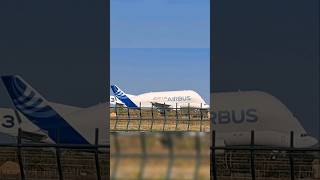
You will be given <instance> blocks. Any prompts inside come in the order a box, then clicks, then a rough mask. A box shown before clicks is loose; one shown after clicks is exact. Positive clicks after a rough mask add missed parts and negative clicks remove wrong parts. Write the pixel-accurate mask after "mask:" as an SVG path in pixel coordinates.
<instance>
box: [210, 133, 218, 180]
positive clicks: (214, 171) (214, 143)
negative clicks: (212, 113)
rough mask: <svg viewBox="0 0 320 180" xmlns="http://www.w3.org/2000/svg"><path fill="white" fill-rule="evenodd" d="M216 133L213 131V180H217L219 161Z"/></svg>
mask: <svg viewBox="0 0 320 180" xmlns="http://www.w3.org/2000/svg"><path fill="white" fill-rule="evenodd" d="M215 147H216V131H214V130H213V131H212V145H211V161H210V162H211V164H212V166H211V167H212V170H211V172H212V174H211V176H210V177H211V178H210V179H211V180H217V179H218V178H217V159H216V149H215Z"/></svg>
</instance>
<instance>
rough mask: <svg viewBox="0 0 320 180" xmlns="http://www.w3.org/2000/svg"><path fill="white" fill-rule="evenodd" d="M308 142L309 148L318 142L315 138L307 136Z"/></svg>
mask: <svg viewBox="0 0 320 180" xmlns="http://www.w3.org/2000/svg"><path fill="white" fill-rule="evenodd" d="M309 141H310V144H311V146H314V145H316V144H318V142H319V141H318V140H317V139H316V138H314V137H311V136H309Z"/></svg>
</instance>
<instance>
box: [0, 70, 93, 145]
mask: <svg viewBox="0 0 320 180" xmlns="http://www.w3.org/2000/svg"><path fill="white" fill-rule="evenodd" d="M1 79H2V81H3V83H4V85H5V87H6V89H7V91H8V93H9V95H10V97H11V100H12V102H13V104H14V106H15V107H16V109H17V110H18V111H20V112H21V113H22V114H23V115H24V116H26V117H27V118H28V119H29V120H30V121H31V122H32V123H34V124H36V125H37V126H38V127H39V128H41V129H43V130H46V131H47V132H48V135H49V137H50V138H51V139H53V140H54V141H57V129H60V132H61V133H60V134H59V140H60V143H72V144H87V143H88V142H87V141H86V139H84V138H83V137H82V136H81V135H80V134H79V133H78V132H77V131H76V130H75V129H74V128H73V127H72V126H71V125H70V124H69V123H68V122H67V121H66V120H65V119H64V118H63V117H62V116H61V115H60V114H59V113H58V112H56V110H55V109H53V108H52V107H51V106H50V104H49V103H48V101H47V100H46V99H45V98H43V97H42V96H41V95H40V93H38V92H37V91H36V90H34V89H33V88H32V87H31V86H30V85H29V84H28V83H27V82H25V81H24V80H23V79H22V78H21V77H20V76H17V75H9V76H2V77H1ZM61 130H62V131H61Z"/></svg>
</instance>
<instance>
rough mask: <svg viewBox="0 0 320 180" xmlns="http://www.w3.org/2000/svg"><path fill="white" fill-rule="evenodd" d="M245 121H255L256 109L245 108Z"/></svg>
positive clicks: (256, 119) (256, 116)
mask: <svg viewBox="0 0 320 180" xmlns="http://www.w3.org/2000/svg"><path fill="white" fill-rule="evenodd" d="M246 114H247V117H248V118H247V121H248V122H257V121H258V115H257V110H256V109H248V110H247V113H246Z"/></svg>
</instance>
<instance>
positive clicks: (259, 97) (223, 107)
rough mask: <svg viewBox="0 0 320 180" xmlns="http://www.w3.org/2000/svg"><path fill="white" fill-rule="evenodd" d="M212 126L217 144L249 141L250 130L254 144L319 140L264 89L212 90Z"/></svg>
mask: <svg viewBox="0 0 320 180" xmlns="http://www.w3.org/2000/svg"><path fill="white" fill-rule="evenodd" d="M211 100H212V102H211V105H212V111H211V113H210V114H211V121H212V125H211V128H213V130H215V131H216V143H217V144H216V145H217V146H239V145H240V146H241V145H250V143H251V138H250V136H251V130H254V133H255V137H254V139H255V142H254V143H255V145H261V146H277V147H289V146H290V131H293V133H294V147H298V148H300V147H311V146H314V145H316V144H317V143H318V140H317V139H316V138H314V137H312V136H310V135H309V134H308V133H307V132H306V130H305V129H304V128H303V126H302V125H301V124H300V122H299V121H298V119H297V118H296V117H295V116H294V115H293V114H292V113H291V112H290V110H289V109H288V108H287V107H286V106H285V105H284V104H283V103H282V102H280V101H279V100H278V99H277V98H275V97H274V96H272V95H270V94H268V93H265V92H261V91H243V92H241V91H240V92H221V93H212V94H211Z"/></svg>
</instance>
